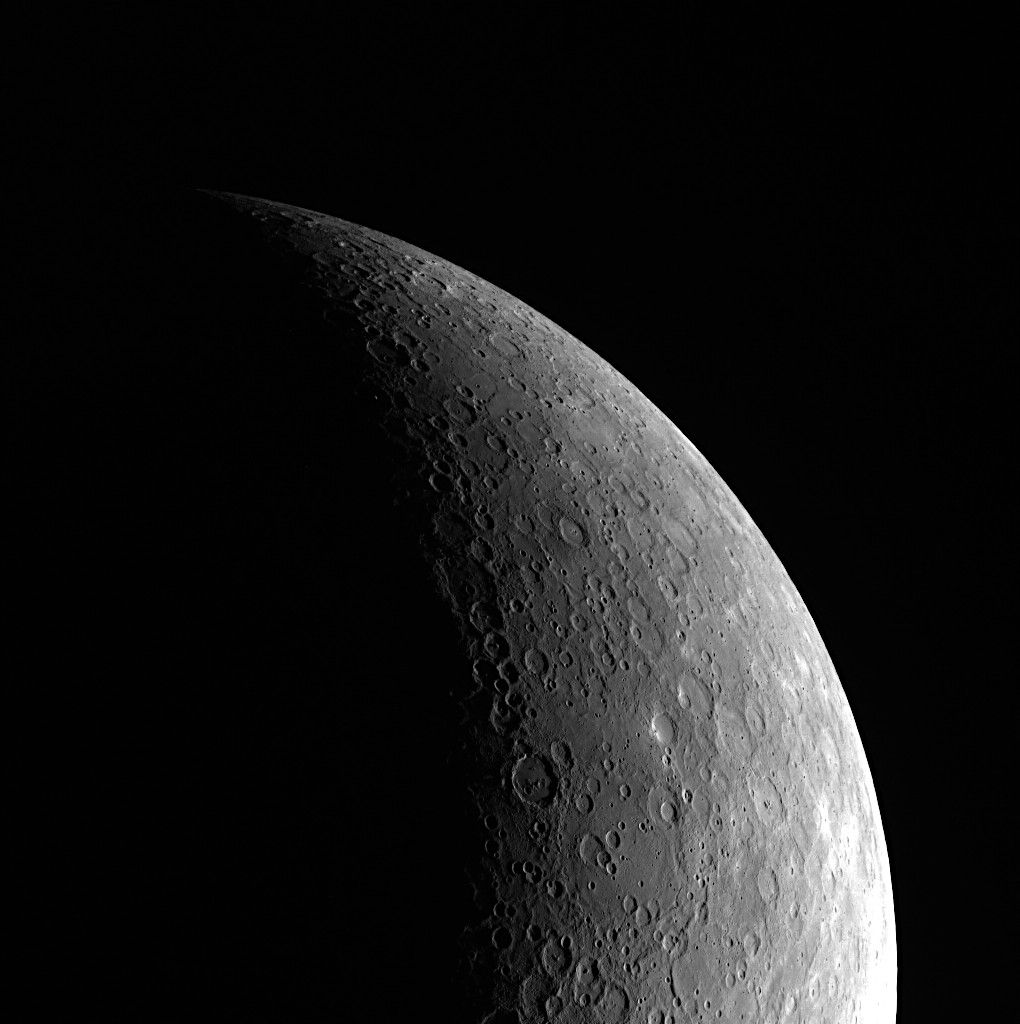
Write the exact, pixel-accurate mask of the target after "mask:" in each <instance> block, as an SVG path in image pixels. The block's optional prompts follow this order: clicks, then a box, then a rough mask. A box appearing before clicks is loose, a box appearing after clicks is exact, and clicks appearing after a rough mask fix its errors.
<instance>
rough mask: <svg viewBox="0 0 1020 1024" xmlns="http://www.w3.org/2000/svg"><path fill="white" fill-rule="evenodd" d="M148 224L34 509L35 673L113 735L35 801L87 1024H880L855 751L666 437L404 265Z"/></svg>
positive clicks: (484, 295) (742, 542) (881, 882)
mask: <svg viewBox="0 0 1020 1024" xmlns="http://www.w3.org/2000/svg"><path fill="white" fill-rule="evenodd" d="M175 203H176V205H173V204H169V205H168V204H163V205H162V206H160V204H156V206H155V207H153V208H151V209H150V213H151V212H152V210H153V209H155V211H156V212H155V213H153V215H152V216H151V217H150V218H149V219H148V220H147V221H146V222H145V223H141V222H139V223H138V224H137V225H134V226H133V225H132V224H124V225H122V226H121V229H122V230H121V236H120V237H121V238H127V237H129V236H132V237H133V243H134V244H132V245H124V246H122V247H120V249H119V251H118V253H117V254H116V255H115V256H114V257H112V259H113V261H114V262H117V261H119V264H118V268H117V269H111V271H110V282H111V283H110V285H109V287H107V288H106V289H105V291H104V290H103V289H99V293H98V294H99V297H98V298H96V299H94V306H95V307H96V308H94V309H93V310H92V311H91V313H90V315H92V316H93V320H94V322H95V323H100V322H102V323H104V324H106V325H107V326H108V329H109V336H110V337H114V338H115V340H114V341H112V342H110V343H109V345H108V347H107V348H106V349H104V348H103V341H102V339H100V340H98V341H97V342H96V344H95V345H94V346H93V347H92V348H91V351H90V356H89V359H91V360H94V362H95V366H96V367H98V369H96V368H87V369H82V370H81V374H82V375H83V377H84V378H86V379H87V385H88V386H85V387H82V388H79V389H78V390H77V392H76V395H75V396H74V397H73V398H71V397H69V398H68V401H69V402H76V403H78V406H77V407H80V408H82V409H83V410H84V409H85V405H86V403H87V406H88V408H87V410H86V411H87V412H88V415H89V417H90V420H89V422H90V423H91V427H90V433H89V438H88V442H87V444H88V452H87V453H85V452H84V451H76V452H75V451H70V453H69V454H66V457H65V463H64V465H63V472H61V466H59V465H58V466H57V467H56V471H55V474H54V476H55V478H59V479H60V481H61V482H60V483H57V484H53V483H50V484H46V486H49V487H50V488H51V489H53V488H57V489H58V490H61V493H60V494H59V495H58V494H56V493H54V500H57V499H58V498H63V499H66V500H71V494H70V492H72V491H73V492H74V493H75V499H74V500H77V501H80V502H81V504H82V505H83V506H85V505H87V506H88V507H89V508H90V509H91V511H90V512H89V513H88V514H87V515H86V516H85V519H86V520H87V522H85V523H84V525H82V527H81V533H80V535H79V536H76V537H69V538H68V539H67V540H66V541H64V542H63V543H65V544H66V552H64V554H65V556H66V557H65V571H66V575H67V578H68V579H69V580H71V581H74V585H75V586H77V587H80V588H81V589H82V592H84V589H85V584H84V582H83V581H86V580H88V581H90V585H94V586H95V587H96V589H95V591H94V597H93V599H92V600H91V601H89V600H82V601H80V602H79V601H78V600H77V598H78V597H81V596H82V594H79V593H78V592H77V591H74V587H71V590H72V591H74V593H75V594H76V595H77V596H76V597H75V599H74V601H72V599H71V598H68V602H69V605H70V604H72V603H73V604H74V606H75V613H74V616H73V617H72V616H71V615H70V614H69V616H68V618H69V620H70V619H71V618H73V619H74V621H75V622H76V623H79V625H78V626H77V627H76V628H77V629H78V633H77V634H76V636H74V637H71V638H70V640H68V641H67V643H68V644H69V645H70V648H71V649H73V650H74V652H75V654H74V657H75V659H77V661H78V663H80V664H81V665H82V666H85V668H84V669H83V670H82V671H83V672H85V671H92V669H90V668H89V666H95V665H100V664H101V671H100V670H99V669H95V672H96V675H97V677H99V676H101V677H102V688H103V692H105V693H107V694H108V706H109V707H111V708H115V707H116V708H120V709H122V710H121V713H120V717H117V716H114V717H112V718H111V719H110V722H109V723H108V724H106V725H99V726H97V727H96V732H95V733H94V735H93V737H92V739H93V740H94V742H90V744H89V746H88V751H87V756H83V758H82V759H81V763H83V764H85V765H87V766H88V768H87V771H86V773H85V774H86V775H88V776H89V777H90V779H92V780H93V781H94V780H102V781H103V783H108V782H109V780H111V779H114V778H116V779H117V780H118V783H117V786H116V787H111V786H109V785H105V784H103V785H93V784H92V782H90V783H89V784H88V786H87V788H88V792H89V794H90V797H89V801H88V809H87V811H85V810H82V800H81V799H80V796H81V794H80V793H78V792H77V791H75V790H74V789H73V786H72V792H71V795H70V796H68V797H67V808H65V810H66V811H67V813H69V814H71V815H72V816H74V815H75V814H77V815H79V816H80V818H81V821H80V823H79V824H80V826H81V827H80V829H79V830H78V831H79V834H82V832H83V831H84V833H86V834H89V835H92V836H94V837H95V840H96V842H97V843H99V844H101V845H102V846H103V849H104V854H103V856H102V857H101V858H97V863H98V862H99V861H101V863H102V868H101V870H100V871H99V876H98V877H97V878H96V879H94V880H93V879H90V884H94V888H95V889H96V891H97V892H105V893H107V894H116V895H115V896H113V895H110V896H109V898H107V897H105V896H104V897H102V898H101V897H99V896H97V897H96V899H97V904H98V903H102V905H103V911H102V913H103V914H104V915H105V920H106V921H107V923H110V924H112V925H113V926H114V927H113V931H115V932H117V933H118V934H119V935H120V936H121V939H120V941H119V942H118V943H117V944H116V945H115V946H111V949H110V954H111V955H110V956H109V957H107V958H106V962H107V964H108V965H110V966H109V971H110V972H112V973H111V974H110V976H109V983H110V986H111V991H114V992H116V993H118V996H117V999H119V1000H120V1008H121V1009H124V1010H126V1011H127V1012H139V1013H141V1014H142V1016H141V1017H138V1018H137V1019H146V1020H151V1021H162V1020H167V1021H169V1020H181V1019H189V1020H204V1019H209V1020H217V1021H232V1020H238V1021H241V1020H243V1021H262V1020H265V1021H280V1022H284V1021H291V1022H302V1021H319V1020H323V1021H325V1020H334V1021H337V1020H346V1021H369V1020H377V1021H401V1022H402V1021H408V1022H411V1021H430V1020H442V1021H444V1022H449V1024H461V1022H463V1024H517V1022H521V1024H539V1022H549V1024H580V1022H587V1021H591V1022H597V1024H687V1022H704V1024H708V1022H716V1021H722V1022H745V1024H751V1022H762V1024H779V1022H784V1021H796V1022H801V1024H807V1022H818V1024H821V1022H823V1021H824V1022H826V1024H851V1022H859V1024H891V1022H892V1021H893V1020H894V1019H895V1012H896V943H895V927H894V916H893V899H892V887H891V881H890V871H889V860H888V854H887V850H886V843H885V838H884V834H883V830H882V823H881V819H880V816H879V809H878V804H877V800H876V795H875V788H874V785H873V782H872V778H871V774H870V771H869V767H868V763H867V760H866V757H865V753H864V750H863V747H862V744H861V740H860V737H859V734H858V730H857V728H856V725H855V722H854V719H853V716H852V713H851V710H850V707H849V705H848V702H847V699H846V696H845V695H844V692H843V688H842V686H841V684H840V682H839V679H838V678H837V675H836V671H835V669H834V667H833V664H832V662H831V660H830V658H829V655H828V653H827V651H826V648H825V645H824V644H823V642H822V639H821V637H820V635H819V631H818V629H817V628H816V626H815V623H814V621H813V620H812V618H811V615H810V614H809V612H808V610H807V608H806V607H805V605H804V602H803V601H802V599H801V597H800V595H799V593H798V592H797V589H796V588H795V587H794V585H793V583H792V582H791V580H790V578H789V576H788V575H787V573H786V571H785V570H784V568H783V566H782V564H781V563H780V561H779V559H778V558H777V556H776V554H775V553H774V552H773V551H772V549H771V548H770V547H769V545H768V543H767V542H766V540H765V538H764V537H763V536H762V534H761V533H760V531H759V530H758V528H757V527H756V526H755V524H754V522H752V520H751V519H750V517H749V516H748V514H747V512H746V511H745V510H744V508H743V507H742V505H741V503H740V502H739V501H738V500H737V498H736V497H735V495H734V494H733V492H732V491H731V490H730V489H729V488H728V487H727V486H726V484H725V483H724V482H723V481H722V479H721V478H720V477H719V475H718V474H717V473H716V472H715V470H714V469H713V468H712V467H711V466H710V465H709V464H708V462H707V461H706V460H705V458H704V457H703V456H702V455H701V454H700V453H699V451H698V450H697V449H696V448H695V447H694V445H693V444H692V443H691V442H690V441H689V440H688V439H687V437H685V436H684V434H682V433H681V432H680V430H679V429H677V427H676V426H674V424H673V423H672V422H670V420H669V419H668V418H667V417H666V416H665V415H664V414H663V413H662V412H660V411H659V409H657V408H656V407H655V406H654V405H653V404H652V403H651V402H650V401H649V400H648V399H647V398H646V397H645V396H644V395H643V394H642V393H641V392H640V391H639V390H638V389H637V387H635V386H634V385H633V384H631V383H630V382H629V381H628V380H626V379H625V378H624V377H623V376H621V374H619V373H618V372H617V371H616V370H614V369H613V367H612V366H610V365H609V364H608V363H607V362H605V361H604V360H603V359H602V358H600V357H599V356H598V355H597V354H596V353H595V352H593V351H592V350H591V349H589V348H587V347H586V346H585V345H584V344H582V343H581V342H580V341H578V340H577V339H576V338H574V337H572V336H571V335H570V334H569V333H567V332H566V331H565V330H563V329H562V328H560V327H559V326H557V325H556V324H555V323H553V322H551V321H550V320H548V319H547V318H545V317H544V316H542V315H541V314H540V313H538V312H536V311H535V310H534V309H531V308H530V307H528V306H527V305H525V304H524V303H523V302H521V301H519V300H518V299H516V298H514V297H513V296H511V295H509V294H507V293H506V292H504V291H501V290H500V289H499V288H497V287H495V286H493V285H492V284H489V283H488V282H487V281H484V280H482V279H481V278H479V277H477V276H475V275H474V274H472V273H470V272H468V271H466V270H463V269H461V268H459V267H457V266H454V265H453V264H451V263H450V262H448V261H446V260H444V259H441V258H439V257H437V256H433V255H430V254H429V253H428V252H425V251H423V250H421V249H418V248H416V247H415V246H413V245H410V244H407V243H405V242H402V241H399V240H397V239H395V238H392V237H389V236H387V235H384V234H381V233H379V232H377V231H373V230H370V229H368V228H365V227H361V226H358V225H356V224H352V223H349V222H347V221H344V220H340V219H337V218H335V217H331V216H326V215H323V214H319V213H315V212H311V211H309V210H304V209H300V208H296V207H293V206H288V205H285V204H281V203H276V202H269V201H265V200H261V199H254V198H249V197H243V196H237V195H230V194H222V193H197V194H194V195H189V196H188V197H187V198H186V199H183V200H180V199H179V200H175ZM156 207H159V208H158V209H156ZM118 275H119V276H118ZM75 315H77V314H75ZM86 362H88V360H84V361H83V364H82V365H85V363H86ZM90 375H91V376H90ZM83 396H85V397H83ZM65 443H66V445H69V446H70V447H71V448H72V449H73V446H74V444H75V440H74V438H73V437H71V438H69V439H67V440H66V442H65ZM81 444H82V446H84V445H85V444H86V442H85V441H82V442H81ZM86 454H87V457H86ZM40 486H42V485H40ZM65 492H66V493H65ZM83 492H88V493H87V497H86V498H82V493H83ZM56 543H60V542H59V541H57V542H56ZM97 580H101V581H102V582H101V583H97V582H95V581H97ZM69 586H70V585H69ZM68 611H70V608H69V609H68ZM41 657H42V658H43V659H44V660H45V658H46V657H47V655H46V654H45V653H43V654H42V655H41ZM54 657H55V655H54ZM67 657H70V656H69V655H68V656H67ZM125 708H128V709H130V715H131V721H132V725H131V727H130V728H125V727H124V717H123V715H124V712H123V709H125ZM97 717H98V716H97ZM114 723H115V724H114ZM68 729H69V731H70V727H68ZM65 739H67V742H71V741H70V739H69V738H65ZM77 742H78V743H79V744H84V741H83V740H82V739H80V738H79V739H78V740H77ZM80 785H81V786H82V787H83V789H84V788H86V783H85V782H82V783H80ZM71 870H72V872H73V870H74V869H73V868H72V869H71ZM83 916H87V915H83Z"/></svg>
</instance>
